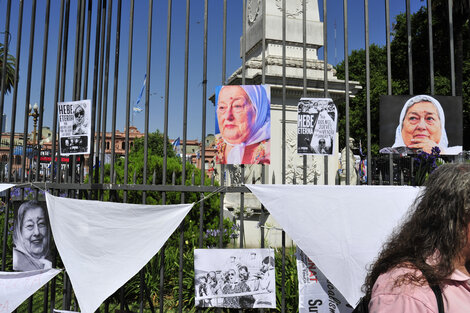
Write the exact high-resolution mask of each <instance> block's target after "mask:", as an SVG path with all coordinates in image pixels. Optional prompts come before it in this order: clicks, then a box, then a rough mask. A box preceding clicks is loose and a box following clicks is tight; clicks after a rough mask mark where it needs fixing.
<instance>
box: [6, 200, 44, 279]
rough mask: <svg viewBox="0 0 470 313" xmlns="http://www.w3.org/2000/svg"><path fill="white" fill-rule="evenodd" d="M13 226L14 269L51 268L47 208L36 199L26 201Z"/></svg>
mask: <svg viewBox="0 0 470 313" xmlns="http://www.w3.org/2000/svg"><path fill="white" fill-rule="evenodd" d="M13 227H14V229H13V244H14V248H13V269H14V270H15V271H33V270H39V269H47V268H51V267H52V263H51V261H50V260H49V257H50V256H49V242H50V231H49V224H48V220H47V215H46V210H45V209H44V208H43V207H42V206H41V205H39V203H38V202H36V201H28V202H24V203H23V204H21V205H20V207H19V208H18V212H17V214H16V218H15V221H14V225H13Z"/></svg>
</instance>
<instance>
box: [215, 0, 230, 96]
mask: <svg viewBox="0 0 470 313" xmlns="http://www.w3.org/2000/svg"><path fill="white" fill-rule="evenodd" d="M222 15H223V17H222V21H223V26H222V27H223V29H222V36H223V37H222V85H225V84H226V79H227V73H226V71H227V0H224V8H223V14H222ZM216 105H217V104H216Z"/></svg>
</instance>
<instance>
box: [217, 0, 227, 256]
mask: <svg viewBox="0 0 470 313" xmlns="http://www.w3.org/2000/svg"><path fill="white" fill-rule="evenodd" d="M222 15H223V21H222V23H223V30H222V32H223V34H222V36H223V42H222V85H225V84H226V79H227V76H226V69H227V0H224V8H223V14H222ZM216 106H217V104H216ZM220 185H221V186H224V185H225V164H221V165H220ZM224 198H225V193H224V192H221V193H220V199H219V201H220V205H219V248H223V239H224V238H223V229H224Z"/></svg>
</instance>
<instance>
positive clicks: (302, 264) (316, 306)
mask: <svg viewBox="0 0 470 313" xmlns="http://www.w3.org/2000/svg"><path fill="white" fill-rule="evenodd" d="M296 256H297V276H298V279H299V313H307V312H318V313H351V312H352V310H353V307H352V306H351V305H349V303H348V302H347V301H346V299H344V297H343V295H342V294H341V293H340V292H339V290H338V289H336V287H335V286H333V284H332V283H331V282H330V281H329V280H328V279H327V278H326V277H325V275H323V273H322V272H321V271H320V270H319V269H318V268H317V266H316V265H315V263H313V261H312V260H310V258H309V257H308V256H307V255H306V254H305V253H303V252H302V250H300V249H299V248H297V253H296Z"/></svg>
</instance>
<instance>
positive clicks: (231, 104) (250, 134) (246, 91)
mask: <svg viewBox="0 0 470 313" xmlns="http://www.w3.org/2000/svg"><path fill="white" fill-rule="evenodd" d="M215 97H216V105H217V106H216V125H215V130H216V131H215V133H216V141H215V144H216V148H217V153H216V163H217V164H270V138H271V118H270V111H269V110H270V101H269V97H268V93H267V91H266V88H265V86H261V85H241V86H236V85H233V86H219V87H218V88H217V90H216V96H215Z"/></svg>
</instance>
